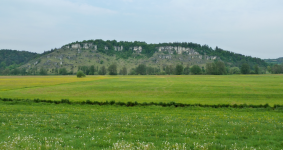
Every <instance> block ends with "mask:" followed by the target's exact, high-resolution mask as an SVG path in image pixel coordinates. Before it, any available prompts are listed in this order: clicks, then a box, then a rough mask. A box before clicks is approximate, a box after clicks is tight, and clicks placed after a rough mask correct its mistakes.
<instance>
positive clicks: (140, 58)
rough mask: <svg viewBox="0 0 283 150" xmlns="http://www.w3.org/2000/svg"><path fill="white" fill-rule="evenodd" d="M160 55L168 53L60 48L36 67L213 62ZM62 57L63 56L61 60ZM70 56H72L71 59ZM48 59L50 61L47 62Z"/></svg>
mask: <svg viewBox="0 0 283 150" xmlns="http://www.w3.org/2000/svg"><path fill="white" fill-rule="evenodd" d="M159 55H162V56H163V55H167V54H163V53H155V54H154V55H153V56H152V57H150V58H148V57H146V56H145V55H141V54H133V56H131V57H129V58H128V59H122V58H120V59H119V58H117V57H116V56H108V55H106V54H103V53H99V52H97V51H95V52H94V51H93V50H81V51H80V53H78V51H77V50H74V49H58V50H56V51H54V52H52V53H50V54H47V55H43V56H41V57H40V58H38V59H40V60H41V61H40V63H39V64H37V65H36V67H37V68H38V69H39V68H41V67H44V68H46V69H49V71H48V73H49V74H52V73H51V72H50V71H51V70H52V69H55V68H56V66H55V65H54V64H55V63H57V64H60V62H63V64H62V65H59V66H58V67H65V68H67V70H68V71H71V66H72V65H73V67H74V69H73V71H74V72H77V70H78V66H91V65H94V66H95V67H98V68H100V67H101V66H106V67H108V66H110V65H111V64H113V63H116V64H117V65H118V72H119V70H120V69H121V68H123V67H124V66H125V67H126V68H127V69H128V73H129V72H130V69H131V68H135V67H137V66H138V65H139V64H142V63H144V64H146V65H147V66H151V67H155V68H159V69H162V66H163V65H164V64H166V65H173V66H176V65H177V64H183V65H184V66H186V65H187V64H189V65H193V64H198V65H199V66H205V64H206V62H212V60H206V59H199V58H194V59H192V60H188V58H190V57H191V56H188V55H172V59H170V60H169V59H162V58H159V57H158V56H159ZM47 56H50V57H47ZM62 56H64V57H62ZM98 56H99V57H98ZM60 57H62V58H61V60H60ZM69 57H71V58H70V59H69ZM38 59H35V60H31V61H29V63H27V64H25V65H23V66H22V67H25V68H26V67H28V65H30V66H31V67H35V66H34V62H36V61H38ZM180 59H182V61H180ZM153 60H157V61H158V62H157V63H156V62H155V61H153ZM48 61H49V63H47V62H48ZM100 61H103V64H100Z"/></svg>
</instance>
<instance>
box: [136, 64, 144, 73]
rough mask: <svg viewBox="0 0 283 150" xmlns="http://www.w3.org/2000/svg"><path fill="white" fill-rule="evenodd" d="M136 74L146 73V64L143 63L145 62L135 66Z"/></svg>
mask: <svg viewBox="0 0 283 150" xmlns="http://www.w3.org/2000/svg"><path fill="white" fill-rule="evenodd" d="M136 74H139V75H146V65H145V64H140V65H139V66H138V67H137V68H136Z"/></svg>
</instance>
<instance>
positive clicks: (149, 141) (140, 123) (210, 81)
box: [0, 75, 283, 150]
mask: <svg viewBox="0 0 283 150" xmlns="http://www.w3.org/2000/svg"><path fill="white" fill-rule="evenodd" d="M282 97H283V75H230V76H206V75H205V76H193V75H191V76H87V77H86V78H76V77H75V76H2V77H0V98H11V99H14V100H13V101H7V100H4V99H0V135H1V136H0V149H42V150H53V149H67V150H69V149H112V150H118V149H128V150H148V149H176V150H177V149H187V150H189V149H191V150H214V149H216V150H218V149H223V150H228V149H233V150H234V149H243V150H251V149H252V150H254V149H282V147H283V136H282V135H283V108H282V104H283V100H282ZM36 98H38V99H40V100H57V101H60V100H61V99H69V100H70V101H71V102H82V101H87V100H90V101H100V102H105V101H108V102H110V101H115V102H135V101H136V102H138V103H140V104H141V103H143V102H155V103H157V102H163V103H169V102H172V101H173V102H176V103H185V104H196V103H200V104H209V105H215V104H230V105H233V104H252V105H259V104H266V103H268V104H269V105H270V106H273V105H274V104H280V105H281V107H266V108H264V107H261V108H251V107H244V108H239V107H238V108H232V107H226V108H224V107H223V108H209V107H196V106H189V107H187V106H186V107H174V106H171V107H162V106H154V105H151V106H143V105H137V106H134V107H127V106H120V105H119V103H115V104H113V105H103V106H99V105H90V104H85V103H72V104H67V103H61V104H55V103H45V102H36V101H33V99H36ZM16 99H31V100H16Z"/></svg>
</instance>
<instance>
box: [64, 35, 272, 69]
mask: <svg viewBox="0 0 283 150" xmlns="http://www.w3.org/2000/svg"><path fill="white" fill-rule="evenodd" d="M87 43H89V44H92V45H95V46H97V50H98V51H99V52H102V53H106V54H108V55H113V54H115V55H117V56H119V57H121V58H124V59H127V58H128V57H130V56H132V54H133V53H134V52H136V51H135V50H134V49H133V48H134V47H141V48H142V50H141V52H140V53H141V54H144V55H146V56H147V57H151V56H152V55H153V54H154V53H155V52H158V49H159V47H166V46H171V47H183V48H190V49H193V50H195V51H196V52H198V53H199V54H200V55H203V56H212V57H217V58H219V59H220V60H222V61H224V62H225V63H226V65H227V66H231V67H233V66H236V67H240V66H241V65H242V64H243V63H247V64H249V65H250V66H251V67H253V66H254V65H256V64H258V65H259V66H262V67H267V63H266V62H265V61H264V60H262V59H260V58H255V57H251V56H245V55H242V54H237V53H234V52H230V51H226V50H223V49H221V48H218V47H216V48H215V49H213V48H211V47H209V46H208V45H200V44H196V43H192V42H173V43H159V44H147V43H146V42H140V41H134V42H128V41H120V42H117V41H116V40H112V41H110V40H107V41H104V40H100V39H99V40H87V41H86V40H84V41H82V42H78V41H77V42H73V43H70V44H67V45H65V46H63V47H66V46H69V48H72V47H71V45H73V44H79V45H80V47H82V48H83V47H84V44H87ZM121 46H122V47H123V49H122V50H121V51H117V49H116V48H115V47H121ZM106 47H107V48H106ZM115 50H116V51H115Z"/></svg>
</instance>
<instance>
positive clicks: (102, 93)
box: [0, 75, 283, 105]
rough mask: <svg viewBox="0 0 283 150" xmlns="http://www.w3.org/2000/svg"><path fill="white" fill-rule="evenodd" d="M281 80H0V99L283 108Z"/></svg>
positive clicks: (267, 77) (263, 77)
mask: <svg viewBox="0 0 283 150" xmlns="http://www.w3.org/2000/svg"><path fill="white" fill-rule="evenodd" d="M282 85H283V76H282V75H247V76H244V75H235V76H87V77H86V78H83V79H77V78H76V77H75V76H46V77H40V76H39V77H33V76H32V77H0V96H1V97H2V98H29V99H34V98H39V99H50V100H60V99H70V100H71V101H85V100H91V101H94V100H95V101H111V100H115V101H116V102H117V101H123V102H128V101H132V102H134V101H138V102H171V101H175V102H181V103H202V104H223V103H224V104H235V103H236V104H242V103H247V104H266V103H269V104H270V105H273V104H283V101H282V97H283V93H282V91H283V86H282Z"/></svg>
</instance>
